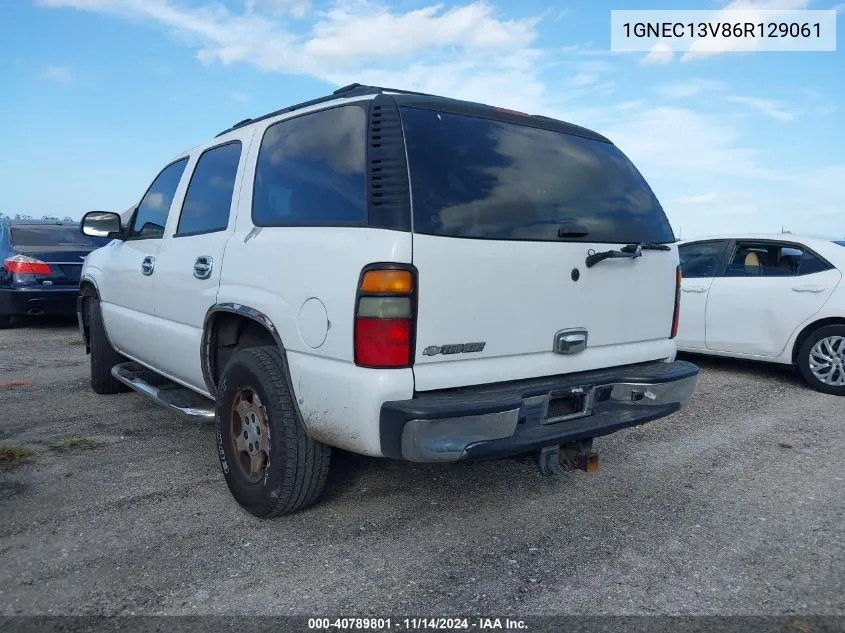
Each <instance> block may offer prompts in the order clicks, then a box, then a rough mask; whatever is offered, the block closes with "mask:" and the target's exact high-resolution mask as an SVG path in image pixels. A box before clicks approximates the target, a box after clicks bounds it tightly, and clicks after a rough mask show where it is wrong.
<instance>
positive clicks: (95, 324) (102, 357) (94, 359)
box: [86, 297, 129, 394]
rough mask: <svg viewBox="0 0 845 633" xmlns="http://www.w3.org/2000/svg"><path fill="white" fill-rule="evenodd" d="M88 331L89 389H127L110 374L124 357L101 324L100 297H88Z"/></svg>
mask: <svg viewBox="0 0 845 633" xmlns="http://www.w3.org/2000/svg"><path fill="white" fill-rule="evenodd" d="M86 305H87V310H88V333H89V336H90V338H91V341H90V344H91V389H93V390H94V392H95V393H100V394H112V393H123V392H125V391H129V387H127V386H126V385H124V384H123V383H122V382H120V381H119V380H118V379H117V378H115V377H114V376H112V374H111V370H112V367H114V366H115V365H119V364H120V363H125V362H126V359H125V358H124V357H123V356H121V355H120V354H118V353H117V352H116V351H115V349H114V348H113V347H112V346H111V343H109V339H108V336H106V328H105V325H103V313H102V311H101V310H100V299H99V298H97V297H88V300H87V301H86Z"/></svg>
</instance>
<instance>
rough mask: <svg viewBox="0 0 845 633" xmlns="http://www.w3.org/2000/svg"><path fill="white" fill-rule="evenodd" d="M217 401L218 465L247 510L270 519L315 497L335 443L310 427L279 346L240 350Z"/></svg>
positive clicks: (226, 372)
mask: <svg viewBox="0 0 845 633" xmlns="http://www.w3.org/2000/svg"><path fill="white" fill-rule="evenodd" d="M216 406H217V416H216V418H217V453H218V456H219V458H220V466H221V468H222V469H223V476H224V477H225V478H226V484H227V485H228V486H229V490H230V492H231V493H232V496H233V497H234V498H235V500H236V501H237V502H238V503H239V504H240V505H241V506H242V507H243V508H244V509H245V510H246V511H247V512H249V513H250V514H252V515H254V516H257V517H260V518H271V517H276V516H281V515H283V514H290V513H292V512H296V511H297V510H300V509H303V508H305V507H307V506H309V505H311V504H313V503H314V502H315V501H317V499H318V498H319V496H320V493H321V492H322V490H323V487H324V486H325V484H326V478H327V476H328V472H329V461H330V457H331V449H330V448H329V447H328V446H326V445H325V444H321V443H320V442H317V441H315V440H313V439H311V438H310V437H308V435H307V433H306V432H305V427H304V425H303V423H302V421H301V420H300V419H299V414H298V413H297V410H296V408H295V406H294V402H293V395H292V393H291V390H290V388H289V387H288V381H287V375H286V370H285V364H284V362H283V360H282V356H281V354H280V352H279V350H278V349H276V348H275V347H273V346H263V347H251V348H246V349H242V350H238V351H236V352H235V353H234V354H233V355H232V357H231V359H230V360H229V362H228V363H227V364H226V367H225V369H224V370H223V375H222V376H221V378H220V386H219V388H218V390H217V402H216Z"/></svg>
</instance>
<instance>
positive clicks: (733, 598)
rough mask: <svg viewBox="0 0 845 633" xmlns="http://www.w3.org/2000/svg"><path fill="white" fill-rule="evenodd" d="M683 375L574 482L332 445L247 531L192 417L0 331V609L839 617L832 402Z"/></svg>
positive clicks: (759, 382) (839, 472) (210, 439)
mask: <svg viewBox="0 0 845 633" xmlns="http://www.w3.org/2000/svg"><path fill="white" fill-rule="evenodd" d="M698 362H699V363H700V365H701V366H702V375H701V378H700V380H699V387H698V391H697V394H696V396H695V399H694V402H693V404H692V405H691V406H690V407H689V408H688V409H687V410H685V411H683V412H681V413H679V414H677V415H675V416H672V417H670V418H667V419H664V420H660V421H657V422H652V423H650V424H647V425H645V426H643V427H640V428H638V429H631V430H628V431H623V432H620V433H617V434H615V435H613V436H610V437H607V438H603V439H600V440H597V441H596V446H595V448H596V450H597V451H598V452H599V453H600V454H601V460H602V462H601V470H600V471H599V472H598V473H596V474H593V475H587V474H585V473H580V472H579V473H571V474H569V473H567V474H564V475H561V476H559V477H556V478H553V479H548V480H547V479H542V478H540V476H539V475H538V473H537V471H536V469H535V468H534V467H533V465H531V464H526V463H521V462H518V461H516V460H501V461H496V462H486V463H473V464H462V465H431V466H428V465H418V464H410V463H402V462H394V461H388V460H378V459H369V458H363V457H358V456H354V455H349V454H345V453H344V454H338V455H337V457H336V459H335V462H334V465H333V472H332V475H331V478H330V481H329V485H328V487H327V490H326V493H325V496H324V499H323V501H322V502H321V503H320V504H319V505H317V506H316V507H313V508H311V509H309V510H306V511H303V512H300V513H298V514H296V515H293V516H289V517H283V518H280V519H275V520H272V521H259V520H257V519H254V518H252V517H250V516H249V515H247V514H246V513H244V512H243V511H241V510H240V509H239V508H238V506H237V505H236V504H235V503H234V501H233V500H232V499H231V498H230V496H229V492H228V490H227V489H226V486H225V483H224V482H223V478H222V475H221V473H220V467H219V465H218V462H217V458H216V456H215V443H214V436H213V432H212V429H211V427H209V426H200V425H197V424H196V423H189V422H185V421H183V420H181V419H179V418H177V417H175V416H173V415H171V414H169V413H167V412H166V411H164V410H163V409H160V408H158V407H156V406H155V405H154V404H152V403H150V402H149V401H148V400H146V399H145V398H143V397H142V396H140V395H137V394H122V395H117V396H96V395H94V394H93V393H92V392H91V391H90V389H89V388H88V384H87V372H88V359H87V357H86V355H85V353H84V348H83V347H81V345H80V340H79V335H78V333H77V331H76V329H75V326H74V324H73V323H72V322H46V323H30V324H25V325H24V326H23V327H19V328H17V329H12V330H6V331H0V383H3V388H0V444H6V445H16V446H25V447H29V448H31V449H32V450H33V451H34V454H33V456H32V457H31V458H30V459H29V460H28V461H26V462H25V463H23V464H22V465H19V466H17V467H13V468H7V469H5V470H3V471H2V472H0V615H13V614H132V613H135V614H247V613H249V614H283V615H286V614H297V615H309V614H321V615H331V616H333V617H334V616H338V615H348V614H350V613H371V614H374V615H388V614H417V615H429V616H432V615H453V614H458V613H463V614H466V613H476V614H491V613H494V614H501V615H504V614H509V613H511V614H520V615H531V614H607V615H615V614H720V615H726V614H732V615H740V614H771V615H775V614H778V615H787V614H803V615H811V614H815V615H845V592H843V587H845V552H843V536H845V520H843V519H845V517H843V514H845V495H844V494H843V482H845V458H844V457H843V455H845V413H843V401H842V400H839V399H836V398H834V397H832V396H825V395H822V394H818V393H815V392H813V391H810V390H808V389H807V388H805V387H804V386H802V384H801V383H800V382H799V381H798V380H797V378H795V377H794V376H793V375H792V374H791V373H790V372H788V371H783V370H781V369H778V368H773V367H768V366H760V365H752V364H745V363H736V362H729V361H715V360H699V361H698ZM12 381H20V382H21V383H23V384H18V383H14V382H12ZM29 381H31V383H30V382H29ZM10 382H12V384H11V385H10V384H8V383H10ZM68 438H87V439H89V440H93V441H94V442H95V444H93V445H90V444H89V445H86V444H84V443H83V445H81V446H76V447H63V446H62V445H61V444H60V443H61V442H62V441H63V440H67V439H68Z"/></svg>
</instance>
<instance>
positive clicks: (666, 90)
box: [657, 79, 726, 99]
mask: <svg viewBox="0 0 845 633" xmlns="http://www.w3.org/2000/svg"><path fill="white" fill-rule="evenodd" d="M725 89H726V86H725V83H724V82H722V81H714V80H710V79H685V80H682V81H678V82H675V83H673V84H666V85H663V86H660V87H659V88H658V89H657V91H658V93H660V95H661V96H663V97H665V98H667V99H687V98H689V97H697V96H699V95H701V94H704V93H708V92H719V91H722V90H725Z"/></svg>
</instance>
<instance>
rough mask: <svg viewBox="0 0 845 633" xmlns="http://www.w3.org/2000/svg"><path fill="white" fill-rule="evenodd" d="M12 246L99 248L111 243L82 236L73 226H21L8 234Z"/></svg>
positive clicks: (97, 238)
mask: <svg viewBox="0 0 845 633" xmlns="http://www.w3.org/2000/svg"><path fill="white" fill-rule="evenodd" d="M9 236H10V238H11V242H12V245H13V246H36V247H37V246H79V247H83V248H99V247H100V246H105V245H106V244H108V243H109V242H111V240H110V239H108V238H103V237H91V236H89V235H84V234H83V233H82V231H80V230H79V227H78V226H75V225H58V224H44V225H34V224H29V225H21V226H13V227H12V230H11V231H10V232H9Z"/></svg>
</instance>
